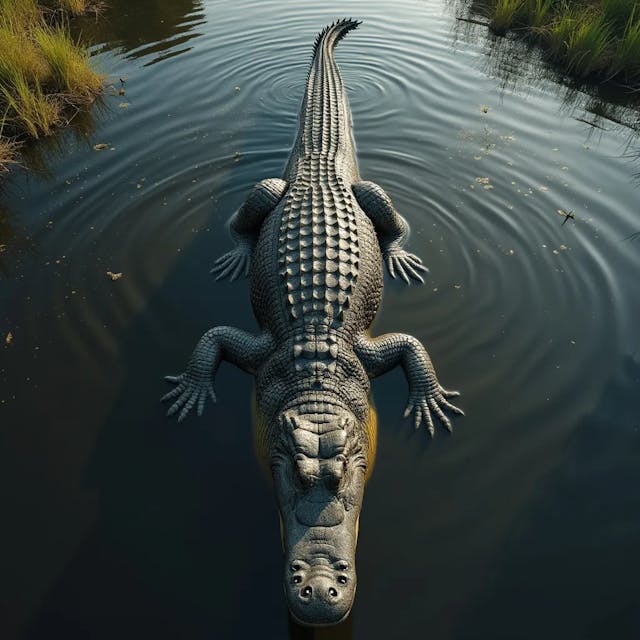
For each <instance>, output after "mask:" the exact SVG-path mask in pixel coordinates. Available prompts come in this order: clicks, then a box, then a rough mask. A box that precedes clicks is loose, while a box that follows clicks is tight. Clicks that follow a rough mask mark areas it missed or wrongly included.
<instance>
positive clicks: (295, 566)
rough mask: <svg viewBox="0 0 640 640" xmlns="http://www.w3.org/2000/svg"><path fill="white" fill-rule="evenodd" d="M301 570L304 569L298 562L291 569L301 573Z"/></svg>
mask: <svg viewBox="0 0 640 640" xmlns="http://www.w3.org/2000/svg"><path fill="white" fill-rule="evenodd" d="M301 568H302V567H301V566H300V565H299V564H298V563H297V562H294V563H293V564H292V565H291V567H290V569H291V571H300V569H301Z"/></svg>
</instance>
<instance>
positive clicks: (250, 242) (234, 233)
mask: <svg viewBox="0 0 640 640" xmlns="http://www.w3.org/2000/svg"><path fill="white" fill-rule="evenodd" d="M288 188H289V185H288V184H287V183H286V182H285V181H284V180H280V178H269V179H267V180H262V182H259V183H258V184H257V185H256V186H255V187H253V189H252V191H251V193H250V194H249V196H248V197H247V199H246V200H245V202H244V204H243V205H242V206H241V207H240V209H238V211H237V212H236V213H235V214H234V215H233V216H232V217H231V220H230V224H229V227H230V230H231V237H232V238H233V240H234V242H235V243H236V248H235V249H232V250H231V251H229V252H228V253H225V254H224V255H223V256H221V257H220V258H218V259H217V260H216V263H215V266H214V267H213V269H211V273H214V274H216V275H217V277H216V280H222V279H223V278H226V277H227V276H231V277H230V280H231V282H233V281H234V280H235V279H236V278H238V277H239V276H240V275H241V274H242V273H243V272H244V275H245V276H247V275H248V273H249V265H250V262H251V252H252V251H253V247H254V246H255V244H256V241H257V239H258V235H259V233H260V227H261V226H262V223H263V221H264V219H265V218H266V217H267V216H268V215H269V214H270V213H271V212H272V211H273V209H274V208H275V207H276V205H277V204H278V202H280V200H282V197H283V196H284V194H285V193H286V192H287V189H288Z"/></svg>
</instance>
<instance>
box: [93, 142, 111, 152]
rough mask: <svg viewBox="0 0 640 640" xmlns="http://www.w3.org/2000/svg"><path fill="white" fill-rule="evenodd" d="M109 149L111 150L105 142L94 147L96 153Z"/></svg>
mask: <svg viewBox="0 0 640 640" xmlns="http://www.w3.org/2000/svg"><path fill="white" fill-rule="evenodd" d="M108 148H109V145H108V144H106V143H104V142H100V143H98V144H94V145H93V150H94V151H103V150H104V149H108Z"/></svg>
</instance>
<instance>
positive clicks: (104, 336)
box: [0, 0, 640, 640]
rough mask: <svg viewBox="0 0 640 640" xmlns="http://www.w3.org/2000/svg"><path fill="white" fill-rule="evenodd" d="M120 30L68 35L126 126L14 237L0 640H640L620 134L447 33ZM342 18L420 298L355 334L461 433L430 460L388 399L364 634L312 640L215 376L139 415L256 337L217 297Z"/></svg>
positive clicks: (257, 24) (304, 20) (76, 139)
mask: <svg viewBox="0 0 640 640" xmlns="http://www.w3.org/2000/svg"><path fill="white" fill-rule="evenodd" d="M110 5H111V8H110V9H109V10H108V12H107V14H106V16H105V17H104V18H103V19H101V20H99V21H98V22H95V21H93V20H88V21H87V22H86V23H85V24H83V25H82V31H83V33H84V35H85V37H88V38H91V39H92V41H93V42H94V43H96V44H95V51H96V56H97V60H98V62H99V64H100V65H101V66H102V68H103V69H104V70H105V71H106V72H108V73H109V74H110V75H111V77H112V78H113V79H114V88H113V89H112V90H111V93H112V94H116V95H108V96H106V97H105V99H104V102H103V105H102V106H100V107H98V108H97V109H96V110H94V114H93V120H92V121H88V122H85V123H84V126H83V128H82V129H81V130H80V131H79V132H76V133H74V132H71V131H70V132H67V133H65V134H64V135H63V136H61V137H59V138H58V139H57V141H56V142H55V143H53V144H49V145H44V146H40V147H38V149H36V150H35V153H34V159H32V164H33V165H35V166H36V167H37V168H38V171H37V172H30V173H26V172H25V173H24V174H18V175H16V176H14V178H13V179H12V180H11V181H10V182H9V183H8V184H7V186H6V188H5V193H4V196H3V202H4V208H3V209H2V211H0V245H2V247H0V249H1V252H0V272H1V275H0V336H1V337H2V347H0V425H1V430H0V487H1V489H0V491H1V495H2V501H1V505H2V509H1V513H2V517H1V522H0V549H1V552H0V636H1V637H3V638H18V637H19V638H37V639H40V638H47V639H48V638H67V639H74V638H100V639H102V638H105V639H107V638H109V639H111V638H147V637H154V638H244V637H247V638H249V637H264V638H286V637H288V635H290V636H291V637H294V638H311V637H318V638H320V637H324V638H416V637H425V638H432V639H434V640H435V639H445V638H446V639H452V640H462V639H467V638H469V639H470V638H474V639H475V638H491V639H502V638H504V639H505V640H506V639H509V640H510V639H516V638H517V639H520V638H523V639H525V638H526V639H529V638H532V639H533V638H536V639H537V638H548V639H551V638H553V639H555V638H562V639H563V640H566V639H573V638H576V639H583V638H590V639H591V638H594V639H600V638H613V639H624V640H627V639H634V638H640V585H639V583H638V575H639V572H640V465H639V464H638V459H639V458H638V456H639V454H640V399H639V398H640V395H639V394H640V338H639V337H638V329H637V327H638V318H639V317H640V298H639V296H638V274H639V273H640V270H639V269H640V241H637V240H634V238H633V237H632V238H628V236H630V235H631V234H633V233H634V232H637V231H640V216H638V209H639V207H638V195H639V193H640V191H639V190H638V186H639V185H638V179H637V177H636V174H637V173H638V172H640V163H639V162H638V160H637V151H635V149H637V147H638V146H640V144H638V143H637V141H636V140H635V138H634V132H633V129H632V128H631V127H629V126H626V125H625V124H621V122H629V123H632V124H633V122H634V121H637V117H636V116H635V115H634V113H635V112H634V111H632V110H629V109H627V108H626V107H624V106H620V105H617V106H616V105H615V104H612V103H611V102H610V101H608V99H607V97H602V96H598V95H592V94H590V93H584V92H582V91H580V90H579V89H575V88H570V87H567V86H566V85H564V84H560V83H558V82H557V81H556V80H554V79H553V78H546V77H545V76H544V74H543V72H542V70H541V67H540V65H539V63H538V61H537V60H536V59H535V57H534V56H533V54H532V53H531V52H530V51H528V50H527V49H526V47H524V46H520V45H514V46H511V45H510V44H509V43H503V44H502V45H501V46H499V47H498V48H495V44H496V43H493V44H492V43H491V42H490V41H488V40H487V39H486V37H485V36H486V30H483V29H482V28H479V27H473V26H469V25H468V24H463V23H460V22H457V21H456V20H455V11H454V7H453V6H451V5H449V4H447V3H446V2H444V1H443V0H433V1H430V2H408V1H403V2H399V3H397V2H396V3H393V4H392V3H389V2H379V1H376V0H374V1H369V2H361V1H358V2H356V1H350V2H328V3H322V4H320V3H318V4H312V3H304V4H302V5H300V4H294V3H284V2H279V3H278V2H269V1H265V2H259V3H258V2H255V1H250V2H249V1H241V2H236V3H234V4H233V5H232V4H230V3H222V2H197V1H186V0H183V1H175V0H174V1H173V2H171V3H169V2H160V1H159V0H144V1H140V0H139V1H137V2H135V3H130V2H124V1H122V0H110ZM347 15H352V16H354V17H357V18H361V19H364V21H365V22H364V24H363V25H362V26H361V28H360V29H359V30H358V31H357V32H355V33H354V34H351V35H350V36H349V38H347V39H346V40H345V41H344V43H342V44H341V45H340V48H339V50H338V53H337V58H338V62H339V64H340V67H341V70H342V73H343V77H344V80H345V83H346V85H347V88H348V91H349V97H350V101H351V107H352V111H353V116H354V123H355V136H356V141H357V144H358V152H359V158H360V165H361V172H362V174H363V176H365V177H366V178H367V179H371V180H375V181H376V182H379V183H380V184H382V185H384V186H385V187H386V188H387V190H388V191H389V193H390V194H391V196H392V197H393V199H394V201H395V203H396V206H397V208H398V209H399V210H400V211H401V212H402V213H403V214H404V215H405V216H406V218H407V219H408V220H409V222H410V224H411V228H412V235H411V243H410V246H411V250H413V251H415V252H416V253H418V254H420V255H421V256H422V257H423V258H424V260H425V262H426V263H427V264H428V265H429V267H430V269H431V274H430V276H429V279H428V281H427V284H426V286H424V287H422V288H417V287H411V288H405V287H402V286H400V285H399V284H397V283H395V282H387V283H386V284H385V299H384V303H383V308H382V311H381V313H380V315H379V317H378V321H377V324H376V327H375V331H376V332H384V331H394V330H400V331H404V332H408V333H412V334H414V335H416V336H417V337H419V338H420V339H421V340H422V341H423V342H424V343H425V344H426V345H427V348H428V349H429V351H430V353H431V355H432V358H433V360H434V362H435V364H436V367H437V369H438V372H439V376H440V379H441V381H442V382H443V384H445V385H447V386H451V387H455V388H459V389H461V390H462V391H463V397H462V401H461V404H462V406H463V407H464V408H465V410H466V412H467V417H466V418H464V419H460V420H457V421H456V432H455V434H454V435H453V436H452V437H449V436H447V434H446V433H444V431H440V432H438V433H437V434H436V438H435V439H434V440H433V442H429V440H428V438H427V437H426V435H425V434H424V433H415V432H414V431H413V429H412V428H411V427H410V425H409V424H408V423H406V422H403V421H402V419H401V412H402V409H403V407H404V400H405V396H406V388H405V384H404V380H403V379H402V376H401V375H400V373H399V372H395V373H393V374H391V375H388V376H386V377H385V378H382V379H380V380H379V381H377V382H376V383H375V384H374V392H375V399H376V404H377V408H378V412H379V418H380V420H379V423H380V435H379V456H378V459H377V463H376V470H375V473H374V476H373V479H372V481H371V483H370V485H369V486H368V488H367V491H366V494H365V505H364V511H363V516H362V521H361V527H360V542H359V551H358V563H359V589H358V595H357V598H356V605H355V607H354V610H353V613H352V616H351V618H350V619H349V620H348V621H347V622H346V623H345V624H344V625H342V626H341V627H339V628H337V629H334V630H325V631H324V632H317V633H316V635H315V636H313V634H312V633H310V632H305V631H302V630H300V629H296V628H294V627H291V626H290V625H289V622H288V619H287V613H286V609H285V605H284V598H283V594H282V589H281V586H280V572H281V556H280V546H279V534H278V526H277V517H276V509H275V503H274V501H273V497H272V495H271V492H270V489H269V487H268V485H267V483H266V482H265V481H264V478H263V477H262V475H261V472H260V470H259V468H258V465H257V463H256V461H255V459H254V455H253V452H252V444H251V433H250V404H249V397H250V392H251V382H250V380H249V378H248V377H246V376H244V375H243V374H241V373H240V372H238V371H236V370H234V369H232V368H231V367H228V366H224V367H223V368H222V370H221V371H220V374H219V376H218V381H217V392H218V397H219V402H218V404H217V406H215V407H209V408H208V410H207V412H206V414H205V417H204V418H203V419H201V420H197V419H190V420H188V421H186V423H184V424H183V425H182V426H180V427H177V426H176V425H175V424H174V423H173V422H171V421H169V420H166V419H165V417H164V410H163V407H162V406H161V405H160V404H159V403H158V398H159V397H160V395H162V394H163V393H164V392H165V385H164V383H163V380H162V376H163V375H164V374H165V373H175V372H179V371H181V370H182V369H183V367H184V364H185V362H186V359H187V357H188V355H189V354H190V352H191V350H192V348H193V346H194V345H195V343H196V341H197V340H198V338H199V337H200V335H201V334H202V333H203V332H204V331H205V330H206V329H208V328H209V327H211V326H214V325H220V324H231V325H236V326H240V327H243V328H247V329H252V328H253V327H254V321H253V318H252V315H251V312H250V308H249V304H248V295H247V287H246V285H245V284H244V283H240V284H235V285H231V284H228V283H225V284H220V283H215V282H214V281H212V279H211V277H210V276H209V275H208V270H209V268H210V266H211V265H212V263H213V261H214V259H215V258H216V257H217V256H218V255H220V254H221V253H223V252H224V251H226V250H228V248H229V247H230V240H229V239H228V237H227V234H226V231H225V220H226V219H227V218H228V216H229V215H230V214H231V213H232V212H233V211H234V210H235V208H236V207H238V205H239V204H240V203H241V201H242V198H243V196H244V195H245V194H246V192H247V190H248V189H249V188H250V186H251V185H252V184H254V183H255V182H257V181H258V180H260V179H262V178H264V177H269V176H276V175H279V173H280V171H281V170H282V167H283V164H284V161H285V158H286V155H287V151H288V149H289V146H290V144H291V142H292V137H293V133H294V129H295V125H296V116H297V110H298V105H299V101H300V98H301V95H302V89H303V83H304V79H305V75H306V68H307V64H308V59H309V54H310V45H311V42H312V40H313V37H314V35H315V33H316V32H317V31H318V30H319V29H320V28H321V27H322V26H323V25H324V24H325V23H327V22H330V21H332V20H333V19H334V18H336V17H341V16H347ZM121 76H122V77H124V78H125V80H126V84H125V85H124V89H125V95H117V92H118V89H119V88H120V86H121V85H120V82H119V81H118V78H119V77H121ZM125 103H126V104H128V106H127V107H126V108H125V107H121V106H120V105H121V104H125ZM634 119H635V120H634ZM582 120H588V121H590V122H594V123H596V124H597V125H598V127H601V128H595V127H592V126H590V125H588V124H587V123H585V122H583V121H582ZM83 132H84V133H83ZM97 143H107V144H109V145H110V146H109V149H107V150H104V151H100V152H96V151H94V150H93V145H94V144H97ZM558 209H562V210H564V211H573V213H574V216H575V219H572V220H569V221H568V222H567V223H566V224H564V225H563V224H562V222H563V220H564V218H563V217H562V216H561V215H559V214H558V213H557V210H558ZM625 238H627V239H625ZM107 271H112V272H122V274H123V275H122V278H121V279H120V280H117V281H114V282H112V281H111V280H109V278H107V276H106V272H107ZM9 332H11V334H12V338H13V340H12V341H11V344H9V345H5V337H6V335H7V334H8V333H9Z"/></svg>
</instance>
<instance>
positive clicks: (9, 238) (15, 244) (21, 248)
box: [0, 204, 34, 338]
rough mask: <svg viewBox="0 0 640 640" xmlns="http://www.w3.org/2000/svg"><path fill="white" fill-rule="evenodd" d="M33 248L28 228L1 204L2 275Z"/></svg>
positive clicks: (0, 263) (0, 257) (5, 275)
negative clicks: (22, 226) (19, 223)
mask: <svg viewBox="0 0 640 640" xmlns="http://www.w3.org/2000/svg"><path fill="white" fill-rule="evenodd" d="M33 250H34V244H33V241H32V239H31V238H30V237H29V235H28V230H27V229H24V228H20V227H19V226H18V224H17V223H16V221H15V220H13V219H12V216H11V213H10V211H9V210H8V209H7V208H6V207H4V206H2V204H0V276H2V277H8V276H10V275H11V271H12V265H13V264H14V263H15V262H18V261H21V260H22V259H23V256H24V255H25V254H26V253H28V252H31V251H33ZM2 338H4V336H2Z"/></svg>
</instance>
